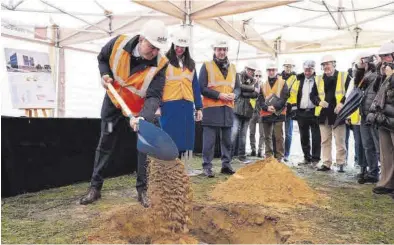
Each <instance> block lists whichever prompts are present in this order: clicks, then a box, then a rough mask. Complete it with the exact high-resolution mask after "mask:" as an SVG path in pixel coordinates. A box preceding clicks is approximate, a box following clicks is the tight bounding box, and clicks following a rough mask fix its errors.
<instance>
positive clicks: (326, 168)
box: [317, 165, 331, 172]
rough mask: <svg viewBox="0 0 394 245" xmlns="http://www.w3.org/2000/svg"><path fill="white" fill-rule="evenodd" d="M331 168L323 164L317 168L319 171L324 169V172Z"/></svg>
mask: <svg viewBox="0 0 394 245" xmlns="http://www.w3.org/2000/svg"><path fill="white" fill-rule="evenodd" d="M330 170H331V168H329V167H327V166H326V165H322V166H321V167H320V168H318V169H317V171H323V172H327V171H330Z"/></svg>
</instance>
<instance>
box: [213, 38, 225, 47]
mask: <svg viewBox="0 0 394 245" xmlns="http://www.w3.org/2000/svg"><path fill="white" fill-rule="evenodd" d="M212 47H213V48H228V42H227V40H224V39H217V40H216V41H215V43H214V44H213V45H212Z"/></svg>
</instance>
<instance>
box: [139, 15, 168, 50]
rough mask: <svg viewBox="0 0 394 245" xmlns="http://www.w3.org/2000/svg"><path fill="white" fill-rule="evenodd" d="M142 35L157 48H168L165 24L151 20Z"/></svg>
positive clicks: (146, 24)
mask: <svg viewBox="0 0 394 245" xmlns="http://www.w3.org/2000/svg"><path fill="white" fill-rule="evenodd" d="M140 34H141V36H143V37H144V38H145V39H146V40H148V41H149V42H150V43H151V44H152V45H153V46H155V47H156V48H159V49H165V48H167V27H166V26H165V25H164V22H162V21H160V20H149V21H148V22H146V23H145V24H144V25H143V26H142V29H141V33H140Z"/></svg>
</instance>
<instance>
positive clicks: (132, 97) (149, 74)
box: [107, 35, 168, 116]
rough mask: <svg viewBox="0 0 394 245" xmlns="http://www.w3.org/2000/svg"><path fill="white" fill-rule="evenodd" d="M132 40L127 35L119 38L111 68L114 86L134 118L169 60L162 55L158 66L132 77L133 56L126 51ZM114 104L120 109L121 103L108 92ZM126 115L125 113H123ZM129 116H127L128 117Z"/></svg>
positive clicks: (110, 63) (110, 61)
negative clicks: (147, 92)
mask: <svg viewBox="0 0 394 245" xmlns="http://www.w3.org/2000/svg"><path fill="white" fill-rule="evenodd" d="M131 39H132V37H128V36H125V35H121V36H119V38H118V39H117V40H116V41H115V44H114V47H113V49H112V53H111V56H110V59H109V66H110V68H111V71H112V74H113V76H114V82H113V86H114V88H115V89H116V91H117V92H118V93H119V95H120V96H121V97H122V98H123V100H124V101H125V103H126V105H127V106H128V107H129V109H130V110H131V112H132V114H133V115H134V116H137V115H138V114H139V113H140V111H141V110H142V107H143V106H144V101H145V95H146V91H147V89H148V87H149V85H150V83H151V82H152V79H153V78H154V76H155V75H156V74H157V73H158V72H159V71H160V70H161V69H162V68H163V67H164V66H165V65H166V64H167V62H168V59H167V57H165V56H161V55H160V54H159V55H158V56H157V58H156V60H157V66H148V67H146V69H144V70H141V71H139V72H136V73H134V74H132V75H131V76H130V57H131V54H130V53H129V52H127V51H126V50H124V47H125V46H126V44H127V43H128V42H129V41H130V40H131ZM107 93H108V96H109V97H110V99H111V101H112V103H113V104H114V105H115V106H116V107H117V108H120V105H119V103H118V102H117V101H116V99H115V98H114V97H113V95H112V94H111V92H110V91H109V90H108V91H107ZM123 114H125V112H123ZM126 116H127V115H126Z"/></svg>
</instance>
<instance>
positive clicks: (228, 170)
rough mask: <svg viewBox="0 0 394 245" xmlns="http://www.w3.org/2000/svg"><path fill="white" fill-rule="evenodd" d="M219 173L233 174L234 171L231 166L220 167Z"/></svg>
mask: <svg viewBox="0 0 394 245" xmlns="http://www.w3.org/2000/svg"><path fill="white" fill-rule="evenodd" d="M220 173H222V174H228V175H233V174H235V171H234V170H232V169H231V168H222V169H221V170H220Z"/></svg>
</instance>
